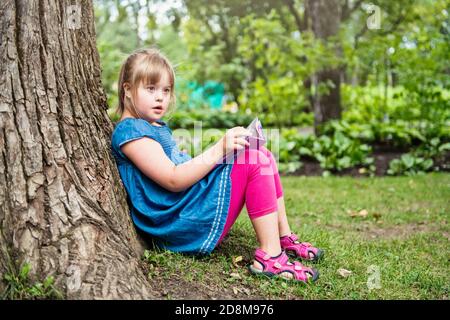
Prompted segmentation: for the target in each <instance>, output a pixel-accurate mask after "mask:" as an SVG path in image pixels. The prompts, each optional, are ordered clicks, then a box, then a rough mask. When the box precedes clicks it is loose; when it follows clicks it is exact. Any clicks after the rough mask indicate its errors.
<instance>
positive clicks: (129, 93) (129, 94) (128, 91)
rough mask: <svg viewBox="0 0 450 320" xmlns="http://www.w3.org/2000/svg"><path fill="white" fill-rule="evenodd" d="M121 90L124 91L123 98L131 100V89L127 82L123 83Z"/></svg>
mask: <svg viewBox="0 0 450 320" xmlns="http://www.w3.org/2000/svg"><path fill="white" fill-rule="evenodd" d="M123 89H124V90H125V97H127V98H131V88H130V84H129V83H128V82H125V83H124V84H123Z"/></svg>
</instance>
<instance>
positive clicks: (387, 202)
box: [144, 173, 450, 299]
mask: <svg viewBox="0 0 450 320" xmlns="http://www.w3.org/2000/svg"><path fill="white" fill-rule="evenodd" d="M282 182H283V187H284V195H285V201H286V207H287V213H288V217H289V221H290V225H291V228H292V230H293V231H294V232H297V234H299V235H300V236H301V239H302V240H303V241H309V242H312V243H313V244H315V245H317V246H319V247H321V248H323V249H324V250H325V258H324V259H323V260H322V261H321V262H319V263H317V264H315V266H316V268H318V269H319V271H320V274H321V276H320V278H319V280H318V281H317V282H316V283H314V284H310V285H306V284H302V283H293V282H288V281H285V280H282V279H268V278H262V277H255V276H253V275H251V274H250V273H249V272H248V271H247V268H246V265H247V264H249V263H250V262H251V261H252V259H253V252H254V249H255V248H256V247H257V242H256V238H255V233H254V231H253V228H252V226H251V223H250V221H249V218H248V216H247V212H246V209H245V207H244V210H243V211H242V213H241V216H240V217H239V219H238V221H237V222H236V224H235V225H234V226H233V228H232V230H231V233H230V234H229V237H227V238H226V239H225V241H224V242H223V243H222V245H221V246H220V247H219V248H217V249H216V250H215V251H213V253H212V254H211V256H209V257H203V258H196V257H191V256H185V255H181V254H177V253H171V252H164V251H158V250H151V251H147V252H146V254H145V259H144V261H145V266H146V267H147V269H148V274H149V279H150V281H151V283H152V285H153V286H154V290H155V292H156V293H157V294H160V295H161V298H162V299H448V297H449V292H448V291H449V286H450V276H449V274H450V273H449V271H450V268H449V262H450V256H449V253H450V250H449V249H450V246H449V240H450V228H449V216H450V215H449V213H450V203H449V199H450V175H449V174H446V173H439V174H436V173H433V174H428V175H424V176H417V177H381V178H380V177H376V178H351V177H330V178H322V177H282ZM236 257H242V260H241V261H236ZM237 260H239V259H237ZM304 264H306V265H311V264H309V263H304ZM339 269H346V270H349V271H351V274H350V275H349V276H346V277H343V276H342V275H340V274H339V273H338V270H339ZM378 280H379V281H378ZM368 283H369V285H372V287H373V289H369V287H368Z"/></svg>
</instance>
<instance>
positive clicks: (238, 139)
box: [220, 127, 251, 155]
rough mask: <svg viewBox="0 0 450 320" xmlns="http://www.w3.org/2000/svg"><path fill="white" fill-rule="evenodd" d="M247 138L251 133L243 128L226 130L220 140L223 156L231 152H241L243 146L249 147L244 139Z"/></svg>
mask: <svg viewBox="0 0 450 320" xmlns="http://www.w3.org/2000/svg"><path fill="white" fill-rule="evenodd" d="M248 136H251V133H250V131H248V130H247V129H245V128H244V127H234V128H231V129H228V130H227V132H226V133H225V135H224V136H223V137H222V138H221V139H220V144H221V145H222V152H223V154H224V155H226V154H228V153H229V152H231V151H234V150H242V149H244V148H245V146H249V145H250V143H249V142H248V141H247V140H246V139H245V138H246V137H248Z"/></svg>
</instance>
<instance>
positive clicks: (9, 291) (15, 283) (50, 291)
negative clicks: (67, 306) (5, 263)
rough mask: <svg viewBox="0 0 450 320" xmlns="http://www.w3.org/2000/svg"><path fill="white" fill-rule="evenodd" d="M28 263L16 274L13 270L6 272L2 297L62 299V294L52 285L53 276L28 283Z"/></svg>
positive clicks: (13, 298) (11, 298)
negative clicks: (41, 280)
mask: <svg viewBox="0 0 450 320" xmlns="http://www.w3.org/2000/svg"><path fill="white" fill-rule="evenodd" d="M30 268H31V266H30V264H28V263H25V264H24V265H23V266H22V268H21V269H20V271H19V272H18V274H16V273H14V272H9V273H6V274H5V275H4V276H3V281H4V282H5V283H6V289H5V291H4V292H3V294H2V299H10V300H15V299H19V300H23V299H62V298H63V295H62V293H61V292H59V291H58V290H57V289H56V287H55V286H54V278H53V277H52V276H49V277H47V278H46V279H45V280H44V281H43V282H35V283H34V284H32V283H30V280H29V276H28V275H29V272H30Z"/></svg>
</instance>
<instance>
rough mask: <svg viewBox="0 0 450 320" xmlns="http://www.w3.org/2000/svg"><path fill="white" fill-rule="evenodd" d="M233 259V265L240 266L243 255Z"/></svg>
mask: <svg viewBox="0 0 450 320" xmlns="http://www.w3.org/2000/svg"><path fill="white" fill-rule="evenodd" d="M232 260H233V265H234V266H235V267H239V262H241V261H242V256H237V257H233V259H232Z"/></svg>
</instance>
